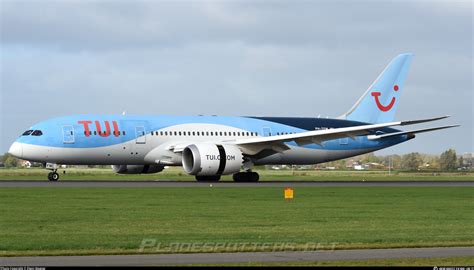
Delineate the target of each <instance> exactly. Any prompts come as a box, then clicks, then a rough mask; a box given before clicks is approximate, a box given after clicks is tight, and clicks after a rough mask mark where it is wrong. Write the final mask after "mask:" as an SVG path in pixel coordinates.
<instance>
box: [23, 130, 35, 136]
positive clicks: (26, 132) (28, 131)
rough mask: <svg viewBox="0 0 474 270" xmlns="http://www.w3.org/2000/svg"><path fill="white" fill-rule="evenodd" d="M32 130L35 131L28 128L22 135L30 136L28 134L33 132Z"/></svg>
mask: <svg viewBox="0 0 474 270" xmlns="http://www.w3.org/2000/svg"><path fill="white" fill-rule="evenodd" d="M31 132H33V130H31V129H30V130H27V131H25V132H23V134H21V136H28V135H30V134H31Z"/></svg>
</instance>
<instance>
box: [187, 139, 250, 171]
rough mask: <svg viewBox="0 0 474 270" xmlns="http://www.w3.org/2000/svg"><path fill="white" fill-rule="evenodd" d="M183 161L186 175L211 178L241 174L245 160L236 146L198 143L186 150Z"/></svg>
mask: <svg viewBox="0 0 474 270" xmlns="http://www.w3.org/2000/svg"><path fill="white" fill-rule="evenodd" d="M182 161H183V162H182V163H183V168H184V171H185V172H186V173H188V174H191V175H198V176H211V175H223V174H234V173H237V172H239V171H240V168H241V167H242V164H243V162H244V159H243V155H242V152H241V151H240V149H239V148H238V147H237V146H235V145H225V144H222V145H220V144H211V143H197V144H191V145H188V146H187V147H186V148H184V150H183V160H182Z"/></svg>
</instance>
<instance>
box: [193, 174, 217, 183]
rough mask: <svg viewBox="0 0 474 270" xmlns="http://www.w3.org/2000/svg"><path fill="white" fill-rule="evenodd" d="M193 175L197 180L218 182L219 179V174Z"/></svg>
mask: <svg viewBox="0 0 474 270" xmlns="http://www.w3.org/2000/svg"><path fill="white" fill-rule="evenodd" d="M195 177H196V181H198V182H218V181H219V180H221V176H220V175H196V176H195Z"/></svg>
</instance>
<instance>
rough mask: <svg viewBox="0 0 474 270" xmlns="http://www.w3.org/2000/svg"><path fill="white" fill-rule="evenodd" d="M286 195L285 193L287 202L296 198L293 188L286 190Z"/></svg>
mask: <svg viewBox="0 0 474 270" xmlns="http://www.w3.org/2000/svg"><path fill="white" fill-rule="evenodd" d="M284 193H285V199H286V200H291V199H293V197H294V191H293V189H292V188H289V187H287V188H285V192H284Z"/></svg>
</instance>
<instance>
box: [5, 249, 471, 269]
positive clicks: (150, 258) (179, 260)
mask: <svg viewBox="0 0 474 270" xmlns="http://www.w3.org/2000/svg"><path fill="white" fill-rule="evenodd" d="M473 254H474V247H448V248H397V249H360V250H335V251H310V252H304V251H302V252H297V251H287V252H285V251H282V252H242V253H189V254H151V255H103V256H39V257H0V265H2V266H79V265H80V266H133V265H136V266H153V265H189V264H230V263H248V262H263V263H265V262H296V261H298V262H315V261H347V260H370V259H401V258H442V257H461V256H472V255H473Z"/></svg>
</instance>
